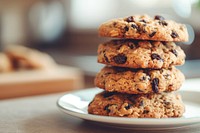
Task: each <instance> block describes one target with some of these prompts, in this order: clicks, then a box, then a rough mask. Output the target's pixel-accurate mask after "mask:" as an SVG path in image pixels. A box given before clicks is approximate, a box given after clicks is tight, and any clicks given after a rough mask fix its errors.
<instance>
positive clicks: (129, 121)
mask: <svg viewBox="0 0 200 133" xmlns="http://www.w3.org/2000/svg"><path fill="white" fill-rule="evenodd" d="M97 89H98V90H99V92H100V91H101V89H100V88H98V87H93V88H87V89H84V90H74V91H69V92H67V93H66V94H64V95H63V96H61V97H59V98H58V100H57V102H56V104H57V107H58V108H59V109H60V110H61V111H62V112H63V113H66V114H68V115H71V116H73V117H77V118H80V119H84V120H90V121H94V122H101V123H112V124H122V125H144V126H151V125H153V126H156V125H163V126H164V125H166V126H170V125H174V126H175V125H183V126H184V125H191V124H196V123H200V117H191V118H183V117H181V118H161V119H157V118H125V117H113V116H112V117H111V116H100V115H93V114H88V113H87V114H84V113H79V112H75V111H72V110H69V109H66V108H64V107H63V106H62V105H60V104H59V102H60V100H61V99H62V98H63V97H64V96H65V95H68V94H76V93H81V92H85V91H90V90H97ZM102 91H103V90H102ZM188 91H189V92H197V93H200V92H199V91H194V90H179V91H178V92H188ZM183 119H185V121H183ZM122 120H123V121H122ZM144 121H145V124H144ZM148 123H149V124H148ZM158 123H159V124H158Z"/></svg>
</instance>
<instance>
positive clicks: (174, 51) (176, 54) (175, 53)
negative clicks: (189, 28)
mask: <svg viewBox="0 0 200 133" xmlns="http://www.w3.org/2000/svg"><path fill="white" fill-rule="evenodd" d="M171 52H172V53H173V54H174V55H175V56H176V57H177V56H178V53H177V51H176V50H175V49H172V50H171Z"/></svg>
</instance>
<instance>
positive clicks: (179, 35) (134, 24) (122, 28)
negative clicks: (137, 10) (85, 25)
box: [99, 15, 188, 42]
mask: <svg viewBox="0 0 200 133" xmlns="http://www.w3.org/2000/svg"><path fill="white" fill-rule="evenodd" d="M99 35H100V36H103V37H113V38H129V39H130V38H131V39H140V40H156V41H182V42H184V41H188V32H187V28H186V26H185V25H184V24H180V23H176V22H174V21H172V20H165V18H164V17H162V16H159V15H157V16H155V17H154V18H152V17H150V16H148V15H134V16H129V17H126V18H118V19H113V20H110V21H108V22H105V23H103V24H102V25H101V26H100V27H99Z"/></svg>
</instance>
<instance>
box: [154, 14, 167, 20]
mask: <svg viewBox="0 0 200 133" xmlns="http://www.w3.org/2000/svg"><path fill="white" fill-rule="evenodd" d="M154 20H165V18H164V17H163V16H160V15H156V16H155V17H154Z"/></svg>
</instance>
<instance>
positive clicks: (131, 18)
mask: <svg viewBox="0 0 200 133" xmlns="http://www.w3.org/2000/svg"><path fill="white" fill-rule="evenodd" d="M126 21H127V22H128V23H129V22H134V18H133V16H130V17H128V18H127V19H126Z"/></svg>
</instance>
